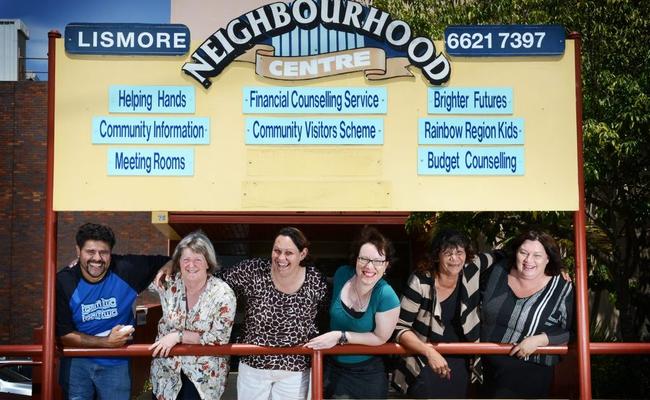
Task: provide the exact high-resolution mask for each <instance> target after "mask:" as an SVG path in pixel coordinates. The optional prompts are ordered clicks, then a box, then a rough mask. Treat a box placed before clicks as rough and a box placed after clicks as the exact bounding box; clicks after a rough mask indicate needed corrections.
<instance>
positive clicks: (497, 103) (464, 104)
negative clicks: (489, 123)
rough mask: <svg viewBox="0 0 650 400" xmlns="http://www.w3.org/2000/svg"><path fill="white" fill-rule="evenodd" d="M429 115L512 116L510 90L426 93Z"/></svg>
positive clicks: (432, 90) (434, 88)
mask: <svg viewBox="0 0 650 400" xmlns="http://www.w3.org/2000/svg"><path fill="white" fill-rule="evenodd" d="M428 95H429V98H428V112H429V114H512V103H513V99H512V88H439V87H430V88H429V92H428Z"/></svg>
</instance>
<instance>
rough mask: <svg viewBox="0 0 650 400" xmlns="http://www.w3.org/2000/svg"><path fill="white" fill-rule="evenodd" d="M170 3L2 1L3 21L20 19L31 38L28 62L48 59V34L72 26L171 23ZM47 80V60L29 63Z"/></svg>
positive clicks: (136, 0) (135, 0) (159, 0)
mask: <svg viewBox="0 0 650 400" xmlns="http://www.w3.org/2000/svg"><path fill="white" fill-rule="evenodd" d="M170 4H171V0H0V19H20V20H22V22H23V24H25V25H26V27H27V31H28V34H29V40H28V41H27V57H28V58H46V57H47V33H48V32H49V31H51V30H58V31H59V32H61V35H63V33H64V31H65V26H66V25H67V24H69V23H72V22H141V23H169V19H170V17H169V16H170ZM27 71H31V72H37V73H38V76H39V79H41V80H46V79H47V74H46V73H45V72H46V71H47V60H27Z"/></svg>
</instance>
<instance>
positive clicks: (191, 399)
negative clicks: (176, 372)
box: [151, 371, 201, 400]
mask: <svg viewBox="0 0 650 400" xmlns="http://www.w3.org/2000/svg"><path fill="white" fill-rule="evenodd" d="M181 383H182V384H183V386H181V391H180V392H178V396H176V400H201V396H200V395H199V392H198V391H197V390H196V387H195V386H194V384H193V383H192V381H191V380H190V378H188V377H187V375H185V373H183V371H181ZM151 398H152V399H153V400H156V396H155V395H154V394H151Z"/></svg>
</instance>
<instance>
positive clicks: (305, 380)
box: [219, 227, 327, 399]
mask: <svg viewBox="0 0 650 400" xmlns="http://www.w3.org/2000/svg"><path fill="white" fill-rule="evenodd" d="M308 246H309V242H308V241H307V239H306V238H305V236H304V235H303V233H302V232H301V231H300V230H298V229H296V228H292V227H287V228H283V229H282V230H280V232H279V233H278V235H277V236H276V238H275V242H274V244H273V251H272V253H271V260H264V259H252V260H244V261H242V262H241V263H239V264H237V265H235V266H234V267H232V268H228V269H227V270H225V271H222V272H221V273H220V275H219V277H220V278H221V279H223V280H224V281H225V282H226V283H228V284H229V285H230V286H231V287H232V288H233V289H234V290H235V293H236V294H237V296H243V297H245V298H246V310H245V319H244V331H243V334H242V336H241V337H240V339H239V341H240V342H242V343H248V344H255V345H260V346H272V347H289V346H299V345H303V344H305V343H307V342H308V341H309V339H311V338H313V337H314V336H316V335H318V330H317V328H316V314H317V312H318V310H319V309H320V308H322V307H323V306H324V303H325V299H326V294H327V284H326V281H325V277H324V276H323V275H322V274H321V273H320V272H319V271H318V270H316V268H314V267H313V266H307V267H305V266H302V265H301V263H302V262H303V261H304V260H305V258H306V257H307V254H308ZM309 373H310V360H309V358H308V357H307V356H302V355H256V356H245V357H242V359H241V363H240V365H239V378H238V381H237V392H238V398H239V399H262V398H263V399H268V398H269V397H270V396H271V397H272V398H274V399H275V398H282V399H304V398H306V397H307V391H308V388H309Z"/></svg>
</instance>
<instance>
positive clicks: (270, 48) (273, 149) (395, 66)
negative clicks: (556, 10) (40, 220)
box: [54, 0, 578, 211]
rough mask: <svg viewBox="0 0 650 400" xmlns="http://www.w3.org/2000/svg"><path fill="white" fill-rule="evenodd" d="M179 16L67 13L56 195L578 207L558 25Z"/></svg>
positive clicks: (336, 0) (101, 200)
mask: <svg viewBox="0 0 650 400" xmlns="http://www.w3.org/2000/svg"><path fill="white" fill-rule="evenodd" d="M187 4H191V3H187ZM183 15H185V17H184V18H186V20H183V19H182V18H181V17H179V18H178V19H176V20H174V15H172V20H173V22H174V23H173V24H156V25H147V24H117V23H116V24H84V23H77V24H70V25H69V26H68V27H67V28H66V32H65V37H64V40H63V41H59V42H58V43H57V53H56V54H57V55H56V63H57V68H56V77H55V84H56V114H55V191H54V208H55V210H60V211H63V210H117V211H150V210H168V211H419V210H442V211H444V210H457V211H463V210H467V211H470V210H472V211H480V210H495V211H499V210H575V209H577V207H578V177H577V156H576V140H577V139H576V118H577V116H576V95H575V62H576V60H575V48H574V43H573V41H571V40H565V32H564V29H563V27H561V26H556V25H550V26H539V25H508V26H500V25H488V26H450V27H448V29H447V30H446V31H445V37H444V38H443V39H444V40H441V41H434V40H432V39H430V38H426V37H420V36H417V35H415V34H414V33H413V30H412V28H411V27H410V26H409V25H408V24H407V23H406V22H404V21H401V20H399V19H395V18H393V17H391V16H390V15H389V14H387V13H386V12H384V11H381V10H379V9H377V8H375V7H372V6H366V5H362V4H361V3H358V2H355V1H352V0H350V1H342V0H322V1H316V0H295V1H294V2H292V3H289V4H288V3H282V2H277V3H269V4H262V5H260V6H259V7H257V8H254V9H251V10H250V11H248V12H245V13H243V14H237V15H233V16H232V17H231V18H229V19H227V20H225V21H224V22H221V23H220V24H219V25H217V26H210V27H207V28H206V27H203V28H204V29H203V31H208V32H213V33H211V34H208V35H203V36H200V37H197V35H196V34H194V33H193V32H194V30H195V29H197V28H196V26H193V25H192V23H193V22H192V18H190V17H187V15H188V14H187V13H186V14H183ZM191 32H192V37H191V38H190V33H191Z"/></svg>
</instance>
